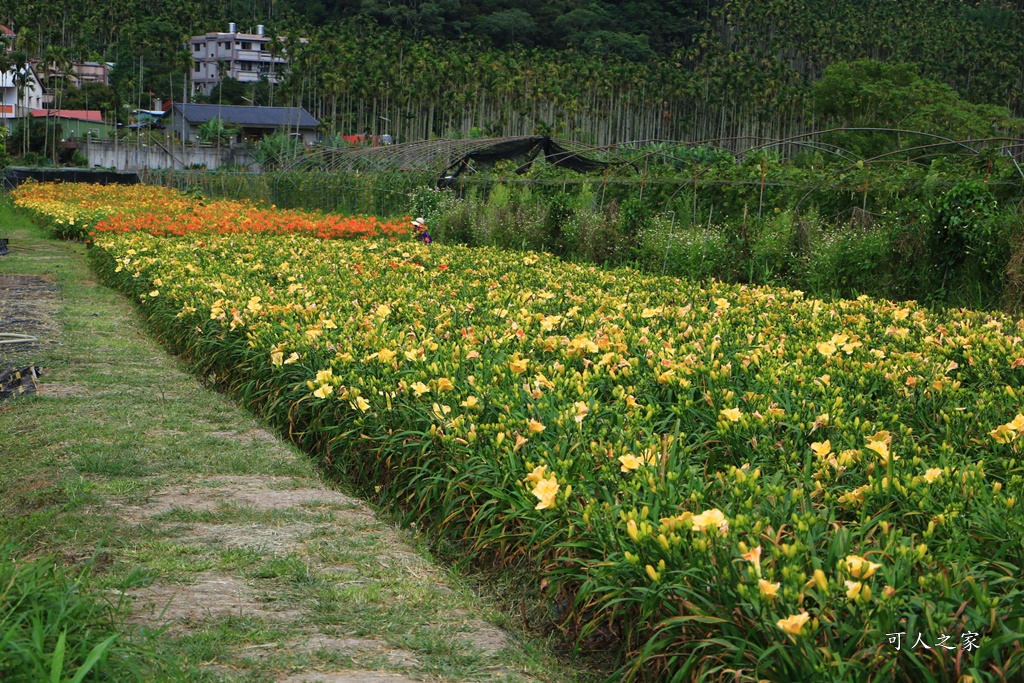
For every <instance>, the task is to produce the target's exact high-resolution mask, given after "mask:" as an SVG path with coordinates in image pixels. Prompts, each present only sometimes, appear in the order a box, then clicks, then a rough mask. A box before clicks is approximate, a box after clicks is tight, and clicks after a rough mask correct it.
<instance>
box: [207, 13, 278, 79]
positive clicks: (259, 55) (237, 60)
mask: <svg viewBox="0 0 1024 683" xmlns="http://www.w3.org/2000/svg"><path fill="white" fill-rule="evenodd" d="M270 42H271V39H270V38H268V37H267V36H266V32H265V31H264V27H263V25H262V24H261V25H259V26H257V27H256V33H239V32H238V27H237V24H235V23H233V22H232V23H230V24H228V31H227V33H207V34H205V35H202V36H192V38H191V39H190V41H189V52H190V53H191V55H192V91H193V92H194V93H197V94H202V95H209V94H210V93H211V92H212V91H213V88H214V87H215V86H216V85H217V84H218V83H220V81H221V79H222V78H224V77H225V76H227V77H230V78H234V79H235V80H237V81H240V82H242V83H255V82H257V81H259V80H260V78H261V77H266V78H267V79H268V80H269V81H270V82H271V83H277V81H278V79H279V78H280V75H281V72H282V71H284V69H285V68H286V67H287V66H288V58H287V56H286V55H285V54H284V50H283V48H280V49H277V50H271V49H270Z"/></svg>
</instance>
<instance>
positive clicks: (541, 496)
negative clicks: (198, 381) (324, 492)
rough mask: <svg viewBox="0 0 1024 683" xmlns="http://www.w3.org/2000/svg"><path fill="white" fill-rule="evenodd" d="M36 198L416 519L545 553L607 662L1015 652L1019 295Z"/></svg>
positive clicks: (734, 674) (583, 636)
mask: <svg viewBox="0 0 1024 683" xmlns="http://www.w3.org/2000/svg"><path fill="white" fill-rule="evenodd" d="M129 192H130V193H131V194H130V195H129V194H127V193H129ZM16 202H17V204H18V205H19V206H23V207H26V208H29V209H31V210H32V211H33V212H34V213H35V215H37V216H39V217H41V218H43V219H44V220H46V221H49V222H50V223H51V224H52V223H54V222H57V221H67V220H68V217H69V216H75V217H76V218H75V220H85V219H84V218H79V217H81V216H85V215H86V213H88V216H89V219H88V223H89V224H88V227H87V229H91V231H92V232H91V239H92V249H91V254H92V256H93V258H94V264H95V267H96V269H97V270H98V272H99V273H100V274H101V275H102V277H103V278H104V280H105V281H106V282H107V283H108V284H110V285H111V286H113V287H116V288H118V289H120V290H121V291H123V292H124V293H126V294H127V295H129V296H131V297H132V298H134V299H135V300H137V301H138V302H139V304H140V306H141V307H142V309H143V311H144V312H145V314H146V315H147V316H148V317H149V319H150V321H151V322H152V325H153V326H154V328H155V329H156V330H157V331H159V333H160V335H161V337H162V338H163V339H165V340H167V341H168V342H169V343H170V344H171V345H172V346H173V347H174V348H175V349H177V350H179V351H181V352H183V353H185V354H186V355H187V356H188V357H189V358H190V359H191V360H192V361H193V362H194V363H195V364H196V366H197V367H198V369H199V370H200V371H201V372H204V373H215V375H216V377H217V380H218V382H222V383H223V384H224V385H225V386H226V387H227V388H228V389H229V390H230V391H231V392H232V393H234V394H236V395H238V396H240V397H241V398H243V399H244V400H246V401H247V402H249V404H250V405H252V406H253V407H254V408H255V409H256V410H257V411H258V412H260V413H261V414H263V415H265V416H266V417H267V419H268V420H270V421H271V422H273V423H274V424H276V425H277V426H279V427H280V428H281V429H282V430H283V431H284V432H285V433H287V434H290V435H291V436H292V438H293V439H294V440H295V441H296V442H298V443H299V444H301V445H302V446H304V447H305V448H306V449H307V450H308V451H309V452H310V453H312V454H314V455H315V456H316V457H318V458H320V459H321V460H323V461H324V462H325V463H327V464H329V466H331V467H333V468H336V469H338V470H340V471H343V472H344V473H345V474H346V476H348V477H349V478H350V479H352V480H353V481H355V482H356V483H358V484H359V485H361V486H363V487H364V488H365V490H367V491H375V492H376V495H377V496H378V497H379V499H380V500H381V501H382V502H383V503H385V504H393V505H394V506H395V507H397V508H398V509H401V510H403V511H404V513H405V515H406V519H407V521H409V522H415V523H416V524H417V526H419V527H421V528H428V529H430V532H431V533H432V534H433V537H434V538H435V539H439V540H443V541H444V542H445V544H446V546H447V547H449V548H452V547H453V548H455V549H456V551H457V552H459V553H460V554H462V555H463V556H469V557H472V558H474V559H475V560H476V561H477V562H478V563H479V564H480V565H483V566H496V565H497V566H500V565H503V564H508V565H513V564H516V565H522V564H524V563H525V564H526V565H527V566H536V567H537V581H536V585H535V586H534V587H533V590H534V591H539V592H542V593H543V595H545V596H546V598H547V600H548V602H549V603H550V617H551V619H552V620H554V621H555V622H557V623H558V624H560V625H561V627H562V628H563V629H564V630H565V631H566V632H567V633H569V634H570V635H572V636H573V637H575V638H577V639H578V641H579V643H580V644H581V645H582V646H583V647H593V648H601V649H617V650H618V651H619V652H620V653H621V654H620V661H619V663H620V665H621V666H622V670H621V672H620V673H619V674H618V675H617V676H616V680H622V679H624V678H628V677H629V676H632V675H636V676H637V677H638V678H640V679H642V680H652V681H653V680H657V681H689V680H723V681H724V680H729V681H732V680H740V681H760V680H769V681H819V680H820V681H833V680H835V681H869V680H873V681H874V680H877V681H882V680H905V681H989V680H992V681H995V680H1006V681H1013V680H1021V679H1022V676H1024V669H1022V663H1024V653H1022V646H1021V642H1020V640H1019V639H1020V638H1021V637H1022V635H1024V576H1022V567H1024V515H1022V512H1021V507H1022V501H1021V494H1022V489H1024V485H1022V484H1024V478H1022V474H1024V464H1022V455H1021V445H1022V443H1024V438H1022V435H1024V414H1022V413H1024V407H1022V404H1024V400H1022V394H1024V341H1022V337H1024V322H1022V321H1021V320H1020V319H1017V318H1012V317H1010V316H1007V315H1004V314H1001V313H983V312H973V311H967V310H946V311H941V312H932V311H928V310H925V309H923V308H921V307H920V306H918V305H916V304H913V303H894V302H889V301H882V300H875V299H868V298H866V297H862V298H860V299H857V300H848V301H837V302H832V303H827V302H823V301H820V300H815V299H811V298H808V297H806V296H805V295H803V294H802V293H801V292H798V291H787V290H783V289H772V288H752V287H745V286H739V285H727V284H721V283H711V284H698V283H692V282H688V281H685V280H678V279H668V278H659V277H652V276H645V275H640V274H637V273H635V272H631V271H628V270H616V271H605V270H601V269H598V268H594V267H583V266H578V265H573V264H568V263H564V262H561V261H559V260H558V259H556V258H553V257H550V256H546V255H541V254H532V253H517V252H502V251H497V250H491V249H469V248H460V247H447V246H440V245H436V244H435V245H431V246H425V245H422V244H419V243H417V242H414V241H412V240H411V238H409V237H408V236H407V235H405V233H404V229H403V228H402V226H401V224H386V223H378V222H377V221H373V220H372V219H369V218H356V219H342V218H339V217H326V216H312V215H306V214H300V213H299V212H283V211H277V210H274V209H259V208H256V207H253V206H249V205H246V204H241V203H237V202H209V203H206V204H198V203H196V202H194V201H192V200H187V199H185V198H184V197H183V196H181V195H173V194H172V193H170V192H169V191H166V190H156V189H153V188H130V189H126V188H87V187H84V186H45V185H34V186H27V187H25V188H24V189H22V190H19V191H18V193H17V195H16ZM318 221H319V223H318ZM346 221H348V222H350V223H351V224H352V226H355V225H356V224H358V225H362V226H365V227H364V228H362V229H355V227H352V228H350V229H340V228H338V229H334V228H322V227H304V226H316V225H320V226H323V225H328V224H329V225H342V224H345V225H348V224H349V223H346ZM343 237H359V238H361V239H327V238H343ZM371 237H373V239H371Z"/></svg>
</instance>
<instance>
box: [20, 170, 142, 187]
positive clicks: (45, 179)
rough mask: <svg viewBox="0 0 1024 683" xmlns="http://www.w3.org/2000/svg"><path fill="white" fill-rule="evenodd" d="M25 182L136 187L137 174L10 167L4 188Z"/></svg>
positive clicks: (132, 172)
mask: <svg viewBox="0 0 1024 683" xmlns="http://www.w3.org/2000/svg"><path fill="white" fill-rule="evenodd" d="M26 180H35V181H37V182H40V183H52V182H64V183H97V184H99V185H138V184H139V174H138V173H135V172H134V171H129V172H121V171H110V170H107V169H93V168H27V167H19V166H12V167H10V168H8V169H7V171H6V174H5V175H4V187H5V188H7V189H14V188H15V187H18V186H19V185H21V184H22V183H23V182H25V181H26Z"/></svg>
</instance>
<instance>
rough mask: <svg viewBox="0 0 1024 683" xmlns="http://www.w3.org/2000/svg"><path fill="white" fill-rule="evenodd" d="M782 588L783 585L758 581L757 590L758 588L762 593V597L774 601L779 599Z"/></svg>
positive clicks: (763, 580)
mask: <svg viewBox="0 0 1024 683" xmlns="http://www.w3.org/2000/svg"><path fill="white" fill-rule="evenodd" d="M780 586H782V584H781V583H772V582H770V581H767V580H765V579H758V580H757V588H758V590H760V591H761V595H762V596H763V597H766V598H768V599H769V600H774V599H775V598H777V597H778V595H779V587H780Z"/></svg>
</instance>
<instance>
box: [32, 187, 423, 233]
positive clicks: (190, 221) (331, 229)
mask: <svg viewBox="0 0 1024 683" xmlns="http://www.w3.org/2000/svg"><path fill="white" fill-rule="evenodd" d="M12 195H13V197H14V203H15V205H16V206H18V207H19V208H20V209H22V210H24V211H27V212H29V213H30V214H31V215H32V216H33V217H34V218H35V219H36V220H37V221H38V222H39V223H40V224H41V225H43V226H44V227H46V228H47V230H48V231H49V232H50V234H51V235H52V236H53V237H56V238H58V239H76V240H85V239H89V238H90V237H92V236H94V235H96V234H99V233H122V232H133V231H136V230H144V231H146V232H148V233H150V234H152V235H160V236H165V237H167V236H183V235H194V234H233V233H241V234H272V235H293V234H294V235H307V236H310V237H318V238H320V239H344V238H368V237H391V238H396V237H400V236H403V235H407V234H408V233H409V230H408V223H409V221H408V220H407V219H402V220H394V221H380V220H378V219H377V218H375V217H373V216H338V215H332V214H321V213H313V212H308V211H290V210H281V209H277V208H276V207H274V206H271V207H270V208H265V207H260V206H256V205H253V204H251V203H249V202H242V201H230V200H217V201H206V200H200V199H197V198H194V197H191V196H190V195H188V194H185V193H183V192H179V191H177V190H173V189H169V188H164V187H152V186H147V185H90V184H85V183H81V184H54V183H42V184H39V183H28V184H26V185H23V186H21V187H20V188H18V189H17V190H15V191H14V192H13V193H12Z"/></svg>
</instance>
